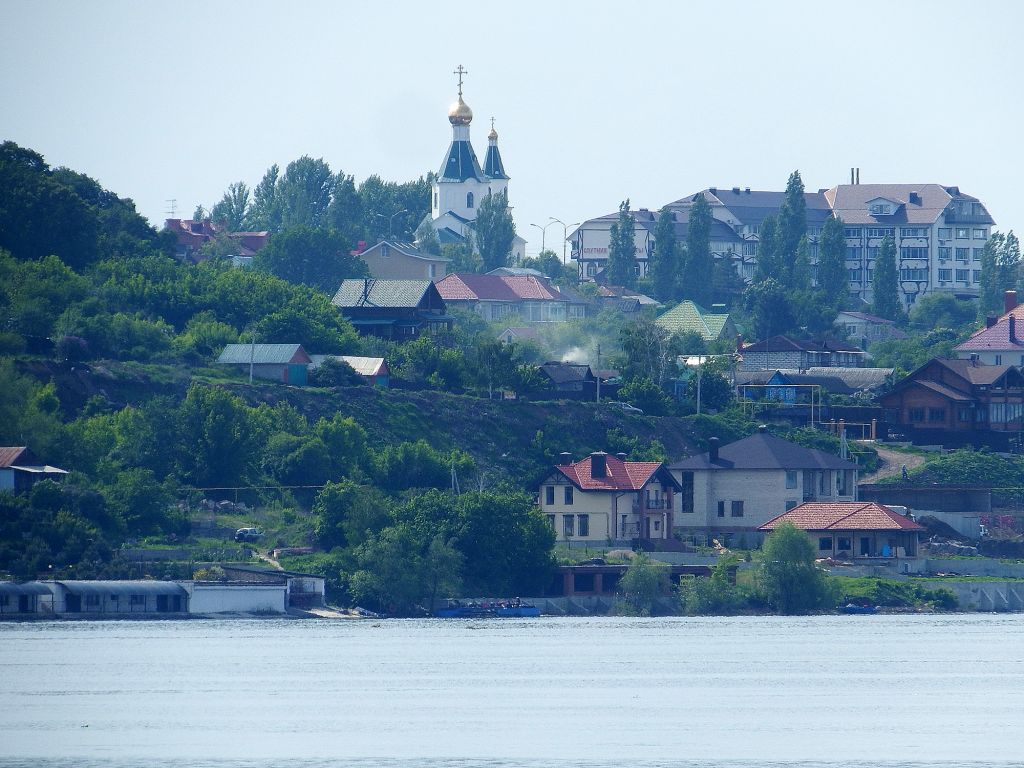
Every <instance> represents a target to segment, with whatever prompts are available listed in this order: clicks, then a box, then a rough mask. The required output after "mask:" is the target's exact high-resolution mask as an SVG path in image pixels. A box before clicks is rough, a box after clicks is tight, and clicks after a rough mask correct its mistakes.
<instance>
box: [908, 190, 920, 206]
mask: <svg viewBox="0 0 1024 768" xmlns="http://www.w3.org/2000/svg"><path fill="white" fill-rule="evenodd" d="M910 204H911V205H920V204H921V195H919V194H918V193H917V192H911V193H910Z"/></svg>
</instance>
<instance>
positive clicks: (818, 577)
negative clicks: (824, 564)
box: [756, 521, 835, 615]
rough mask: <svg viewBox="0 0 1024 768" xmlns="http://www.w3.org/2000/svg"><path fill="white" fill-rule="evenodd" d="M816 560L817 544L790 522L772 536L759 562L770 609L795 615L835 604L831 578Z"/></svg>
mask: <svg viewBox="0 0 1024 768" xmlns="http://www.w3.org/2000/svg"><path fill="white" fill-rule="evenodd" d="M814 557H815V550H814V543H813V542H812V541H811V540H810V538H808V536H807V534H806V533H805V532H804V531H801V530H800V529H798V528H797V527H796V526H794V525H793V524H792V523H790V522H788V521H786V522H784V523H782V524H781V525H779V526H777V527H776V528H775V530H773V531H772V532H771V533H770V534H769V535H768V539H767V540H766V541H765V543H764V547H763V548H762V550H761V554H760V556H759V559H758V566H757V575H756V582H757V589H758V593H759V595H760V596H761V597H762V598H763V599H764V600H765V602H766V603H767V604H768V607H769V608H771V609H772V610H773V611H777V612H779V613H783V614H787V615H792V614H801V613H809V612H811V611H816V610H822V609H825V608H829V607H831V606H833V605H835V596H834V594H833V589H832V585H831V582H830V579H829V577H828V575H827V574H826V573H825V571H824V570H822V569H821V568H819V567H818V565H817V564H816V563H815V562H814Z"/></svg>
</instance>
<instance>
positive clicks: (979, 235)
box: [974, 229, 985, 240]
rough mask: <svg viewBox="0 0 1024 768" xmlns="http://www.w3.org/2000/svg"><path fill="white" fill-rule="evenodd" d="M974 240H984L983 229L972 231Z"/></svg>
mask: <svg viewBox="0 0 1024 768" xmlns="http://www.w3.org/2000/svg"><path fill="white" fill-rule="evenodd" d="M974 239H975V240H984V239H985V230H984V229H976V230H974Z"/></svg>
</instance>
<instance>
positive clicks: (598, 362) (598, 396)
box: [594, 344, 601, 403]
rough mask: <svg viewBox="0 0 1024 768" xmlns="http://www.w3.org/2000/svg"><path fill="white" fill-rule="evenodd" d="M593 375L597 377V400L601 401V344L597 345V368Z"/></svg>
mask: <svg viewBox="0 0 1024 768" xmlns="http://www.w3.org/2000/svg"><path fill="white" fill-rule="evenodd" d="M594 377H595V378H596V379H597V402H599V403H600V402H601V345H600V344H598V345H597V370H596V371H594Z"/></svg>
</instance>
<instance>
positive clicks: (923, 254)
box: [900, 248, 928, 259]
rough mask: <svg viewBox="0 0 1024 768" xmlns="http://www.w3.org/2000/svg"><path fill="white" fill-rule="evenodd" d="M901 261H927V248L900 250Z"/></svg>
mask: <svg viewBox="0 0 1024 768" xmlns="http://www.w3.org/2000/svg"><path fill="white" fill-rule="evenodd" d="M900 258H901V259H927V258H928V249H927V248H900Z"/></svg>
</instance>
